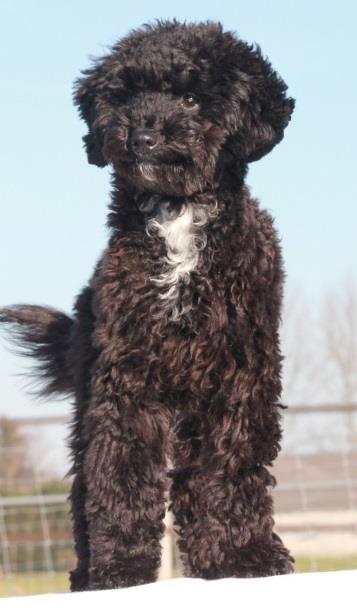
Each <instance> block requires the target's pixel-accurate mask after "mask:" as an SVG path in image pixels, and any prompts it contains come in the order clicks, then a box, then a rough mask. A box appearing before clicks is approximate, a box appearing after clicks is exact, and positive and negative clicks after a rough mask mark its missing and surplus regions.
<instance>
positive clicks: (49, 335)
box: [0, 304, 73, 397]
mask: <svg viewBox="0 0 357 612" xmlns="http://www.w3.org/2000/svg"><path fill="white" fill-rule="evenodd" d="M1 323H4V324H6V326H8V331H9V336H10V340H11V341H12V342H13V343H14V344H15V345H16V347H17V348H18V349H20V351H19V352H20V354H21V355H28V356H29V357H34V358H35V359H37V361H38V363H37V364H36V365H35V366H34V368H33V369H32V370H30V375H31V376H33V377H34V378H36V379H37V380H38V381H39V382H40V385H41V386H40V388H39V389H38V390H37V389H36V391H35V392H34V393H35V395H37V396H38V397H47V396H50V395H57V394H61V395H63V394H64V395H68V394H69V393H72V392H73V380H72V375H71V371H70V370H71V368H70V367H69V363H68V362H69V359H68V350H69V346H70V337H71V332H72V327H73V319H71V318H70V317H68V316H67V315H65V314H63V313H62V312H59V311H57V310H54V309H52V308H47V307H46V308H45V307H43V306H32V305H25V304H16V305H14V306H11V307H9V308H2V309H0V324H1Z"/></svg>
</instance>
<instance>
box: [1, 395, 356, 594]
mask: <svg viewBox="0 0 357 612" xmlns="http://www.w3.org/2000/svg"><path fill="white" fill-rule="evenodd" d="M283 428H284V445H283V449H282V452H281V454H280V456H279V458H278V460H277V461H276V463H275V465H274V468H273V473H274V475H275V476H276V478H277V481H278V485H277V487H276V488H275V490H274V502H275V517H276V529H277V532H278V533H279V534H280V535H281V537H282V538H283V540H284V542H285V543H286V545H287V546H288V547H289V548H290V549H291V551H292V553H293V555H294V556H295V558H296V560H297V569H298V570H303V571H309V570H312V571H316V570H324V569H339V568H357V405H334V406H331V405H330V406H329V405H327V406H315V407H306V406H295V407H291V408H290V409H289V410H288V411H285V412H284V414H283ZM66 429H67V422H66V419H65V418H64V417H51V418H32V419H31V418H28V419H17V420H9V419H0V434H1V438H0V453H1V463H0V466H1V467H0V594H1V595H10V594H22V593H30V592H41V591H63V590H67V589H68V580H67V574H68V570H69V569H70V568H72V567H73V565H74V555H73V548H72V537H71V525H70V518H69V512H68V503H67V497H68V490H69V482H68V481H66V480H64V479H63V476H64V474H65V473H66V472H67V470H68V467H69V465H68V457H67V450H66V444H65V440H66ZM166 522H167V530H166V535H165V539H164V541H163V565H162V568H161V577H164V578H168V577H170V576H173V575H175V576H177V575H180V571H181V569H180V561H179V557H178V553H177V548H176V546H175V532H174V527H173V525H172V517H171V516H170V515H167V517H166Z"/></svg>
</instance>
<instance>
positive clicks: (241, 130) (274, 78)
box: [236, 42, 295, 162]
mask: <svg viewBox="0 0 357 612" xmlns="http://www.w3.org/2000/svg"><path fill="white" fill-rule="evenodd" d="M239 47H240V53H239V71H238V80H237V82H236V89H237V98H238V99H240V104H239V110H238V114H239V116H238V118H237V126H238V129H237V134H236V137H237V138H238V145H239V154H240V156H242V158H243V159H244V161H246V162H253V161H256V160H258V159H260V158H261V157H263V156H264V155H266V154H267V153H269V151H271V150H272V149H273V147H275V145H276V144H278V142H280V141H281V140H282V138H283V136H284V129H285V128H286V126H287V125H288V123H289V121H290V118H291V115H292V112H293V110H294V106H295V100H294V99H293V98H288V97H287V96H286V90H287V85H286V84H285V83H284V81H283V80H282V79H281V78H280V77H279V75H278V74H277V73H276V72H275V71H274V70H273V69H272V66H271V64H270V63H269V61H268V60H267V59H265V58H263V56H262V53H261V50H260V48H259V47H258V46H256V47H253V45H252V46H250V45H247V44H246V43H242V42H240V44H239Z"/></svg>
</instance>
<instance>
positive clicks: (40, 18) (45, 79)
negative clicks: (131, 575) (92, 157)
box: [0, 0, 357, 595]
mask: <svg viewBox="0 0 357 612" xmlns="http://www.w3.org/2000/svg"><path fill="white" fill-rule="evenodd" d="M173 17H176V18H178V19H180V20H186V21H203V20H207V19H212V20H218V21H221V22H222V24H223V25H224V27H225V28H226V29H229V30H234V31H236V32H237V33H238V34H239V35H240V36H241V37H242V38H243V39H245V40H247V41H249V42H253V41H256V42H258V43H259V44H260V45H261V48H262V50H263V52H264V54H266V55H267V56H268V57H269V58H270V60H271V62H272V64H273V66H274V67H275V68H276V69H277V70H278V72H279V73H280V74H281V76H282V77H283V78H284V80H286V82H287V83H288V85H289V93H290V95H291V96H293V97H295V98H296V100H297V103H296V110H295V113H294V116H293V119H292V122H291V125H290V126H289V128H288V129H287V131H286V136H285V139H284V141H283V142H282V143H281V144H280V145H279V146H278V147H277V148H276V150H274V151H273V152H272V153H271V154H270V155H268V156H267V157H266V158H263V159H262V160H261V161H260V162H258V163H256V164H252V165H251V168H250V172H249V175H248V184H249V185H250V186H251V189H252V193H253V195H254V196H256V197H258V198H260V199H261V202H262V206H264V207H265V208H268V209H269V211H270V212H271V213H272V214H273V216H274V217H275V219H276V227H277V228H278V230H279V233H280V236H281V241H282V247H283V252H284V258H285V269H286V273H287V279H286V297H285V306H284V317H283V322H282V329H281V338H282V345H283V352H284V354H285V356H286V357H285V360H284V396H283V398H282V399H283V402H284V403H285V404H287V405H288V406H289V409H288V410H286V411H284V414H283V417H284V418H283V428H284V439H283V448H282V452H281V455H280V457H279V459H278V460H277V462H276V464H275V466H274V474H275V475H276V477H277V479H278V486H277V487H276V489H275V492H274V497H275V511H276V524H277V531H278V533H279V534H280V535H281V536H282V538H283V539H284V541H285V543H286V544H287V546H288V547H289V548H290V549H291V551H292V553H293V555H294V556H295V558H296V560H297V570H298V571H324V570H333V569H343V568H346V569H347V568H357V279H356V271H355V269H356V261H357V246H356V242H357V241H356V238H355V235H356V221H357V214H356V191H357V187H356V185H357V182H356V179H355V175H356V142H357V128H356V121H355V110H356V103H357V100H356V98H357V95H356V94H357V82H356V79H355V73H356V59H357V57H356V56H357V53H356V51H357V42H356V36H355V23H356V17H357V10H356V4H355V3H354V2H353V1H352V0H351V1H347V0H340V1H339V2H335V1H333V2H332V1H329V0H325V1H320V0H316V1H315V2H313V3H312V2H310V1H308V0H300V1H299V2H298V3H297V2H293V1H289V0H272V1H271V2H269V3H268V2H264V0H261V1H259V0H250V2H249V3H248V2H243V1H241V0H235V2H234V3H233V2H232V3H230V2H224V1H222V2H220V3H216V2H211V1H210V0H205V1H204V2H203V0H198V2H196V3H195V4H194V5H193V3H191V2H188V0H181V1H180V2H179V3H178V5H177V7H176V6H175V3H171V5H170V6H168V3H167V2H163V1H159V0H151V2H150V3H144V2H143V1H142V0H137V2H136V3H135V5H134V3H132V4H131V6H130V7H129V6H128V5H125V4H123V3H119V2H117V1H114V0H101V2H100V5H99V4H98V3H96V2H94V1H93V0H85V1H84V0H76V2H72V1H70V0H62V1H61V2H48V0H26V1H25V0H22V1H20V0H11V1H7V0H1V3H0V34H1V35H0V46H1V57H2V59H3V61H2V64H1V74H0V83H1V89H2V92H3V93H2V96H1V107H2V112H1V116H2V129H1V140H2V146H1V150H0V156H1V163H0V172H1V181H0V202H1V224H0V261H1V266H0V287H1V298H0V304H1V305H8V304H11V303H17V302H25V303H31V302H33V303H36V304H48V305H51V306H54V307H56V308H59V309H62V310H65V311H68V312H70V311H71V308H72V304H73V301H74V297H75V295H76V294H77V293H78V292H79V290H80V288H81V287H82V286H84V284H85V283H86V281H87V279H88V278H89V276H90V275H91V273H92V269H93V266H94V264H95V262H96V260H97V259H98V258H99V256H100V253H101V250H102V249H103V248H104V246H105V244H106V240H107V232H106V228H105V222H106V206H107V204H108V202H109V191H110V186H109V173H108V171H107V170H106V169H104V170H100V169H98V168H95V167H94V166H88V164H87V161H86V156H85V154H84V152H83V150H82V146H81V136H82V135H83V134H84V133H85V128H84V125H83V123H82V122H81V121H80V120H79V118H78V117H77V113H76V110H75V109H74V107H73V104H72V100H71V88H72V83H73V81H74V79H75V78H76V77H77V76H78V75H79V71H80V69H83V68H86V67H87V66H88V65H89V56H100V55H101V54H103V53H105V52H106V51H107V48H108V46H109V45H111V44H113V43H114V42H115V41H116V40H117V39H118V38H120V37H121V36H122V35H124V34H125V33H127V32H128V31H129V30H130V29H132V28H135V27H137V26H139V25H141V24H143V23H145V22H148V21H152V20H154V19H155V18H173ZM83 220H85V223H84V222H83ZM26 365H28V364H27V362H26V360H22V359H20V358H19V357H16V356H14V355H13V354H11V353H10V352H9V350H8V346H7V344H6V341H5V340H4V337H2V338H1V339H0V389H1V393H0V595H18V594H25V593H36V592H43V591H46V592H48V591H64V590H66V589H68V580H67V572H68V569H69V568H71V567H72V566H73V552H72V540H71V531H70V521H69V517H68V507H67V502H66V499H67V495H68V489H69V482H68V481H67V480H65V479H64V476H65V473H66V472H67V470H68V468H69V462H68V450H67V446H66V437H67V434H68V420H69V417H70V411H71V406H70V403H69V402H51V403H46V402H39V401H37V400H35V399H33V398H32V397H31V396H30V395H29V394H28V393H27V389H26V378H24V377H23V376H19V374H18V373H19V372H21V373H24V372H25V371H26ZM177 575H180V564H179V560H178V557H177V552H176V548H175V534H174V530H173V527H172V524H171V521H170V516H167V535H166V536H165V540H164V559H163V567H162V572H161V576H162V577H170V576H177Z"/></svg>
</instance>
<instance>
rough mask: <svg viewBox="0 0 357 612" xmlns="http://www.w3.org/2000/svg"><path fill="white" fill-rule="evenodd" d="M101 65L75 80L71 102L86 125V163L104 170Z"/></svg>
mask: <svg viewBox="0 0 357 612" xmlns="http://www.w3.org/2000/svg"><path fill="white" fill-rule="evenodd" d="M102 72H103V71H102V66H101V64H98V63H97V64H96V65H95V66H94V67H93V68H89V69H87V70H83V71H82V74H83V75H84V76H83V77H81V78H79V79H77V80H76V81H75V83H74V86H73V100H74V103H75V104H76V106H78V108H79V114H80V116H81V118H82V119H84V120H85V122H86V123H87V125H88V134H86V136H83V142H84V145H85V149H86V151H87V156H88V162H89V163H90V164H94V165H96V166H99V167H100V168H104V166H106V165H107V161H106V160H105V158H104V156H103V127H104V126H103V125H101V124H103V119H105V117H101V113H100V106H101V105H100V93H101V91H102V89H103V85H104V79H103V74H102Z"/></svg>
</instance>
